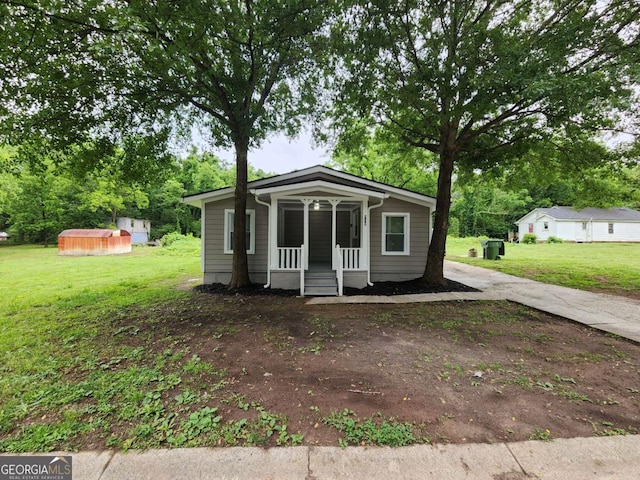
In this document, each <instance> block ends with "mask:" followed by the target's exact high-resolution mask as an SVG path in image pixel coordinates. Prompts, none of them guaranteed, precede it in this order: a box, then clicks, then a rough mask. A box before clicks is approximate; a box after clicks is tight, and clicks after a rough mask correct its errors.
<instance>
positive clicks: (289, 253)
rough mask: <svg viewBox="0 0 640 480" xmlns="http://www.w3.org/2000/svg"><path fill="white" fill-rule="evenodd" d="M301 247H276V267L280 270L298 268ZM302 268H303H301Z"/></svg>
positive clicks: (300, 258) (301, 263)
mask: <svg viewBox="0 0 640 480" xmlns="http://www.w3.org/2000/svg"><path fill="white" fill-rule="evenodd" d="M302 251H303V247H278V257H277V258H278V268H279V269H280V270H300V269H301V268H300V267H301V265H304V262H303V261H302ZM302 270H304V269H302Z"/></svg>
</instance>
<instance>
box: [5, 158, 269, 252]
mask: <svg viewBox="0 0 640 480" xmlns="http://www.w3.org/2000/svg"><path fill="white" fill-rule="evenodd" d="M122 154H123V152H122V151H121V150H116V151H115V152H114V154H113V156H115V157H117V156H119V155H122ZM158 163H162V164H164V167H163V169H161V170H154V171H152V172H149V173H148V174H145V175H136V178H129V177H128V175H127V174H126V173H125V172H124V171H123V170H121V169H118V168H117V164H118V159H117V158H113V157H109V158H105V159H104V161H103V162H101V165H100V166H93V167H92V168H91V169H90V170H89V171H78V168H77V167H78V166H77V164H76V163H75V162H74V159H73V156H72V153H67V154H65V153H62V152H56V151H53V150H44V149H42V148H40V149H33V148H24V147H21V148H9V147H4V148H0V185H2V189H0V230H2V231H8V232H9V233H10V234H11V236H12V240H13V241H14V242H28V243H43V244H44V245H45V246H46V245H47V244H48V243H49V242H55V241H56V237H57V235H58V234H59V233H60V232H61V231H62V230H65V229H68V228H109V227H115V222H116V217H120V216H124V217H132V218H140V219H145V220H150V221H151V226H152V230H151V238H152V239H160V238H161V237H162V236H163V235H165V234H167V233H170V232H180V233H182V234H193V235H195V236H199V235H200V210H199V209H197V208H194V207H190V206H189V205H186V204H184V203H182V202H181V201H180V199H181V198H182V197H183V196H184V195H190V194H193V193H199V192H203V191H207V190H212V189H216V188H222V187H228V186H231V185H233V183H234V181H235V168H234V166H233V165H231V164H229V163H226V162H223V161H222V160H220V159H219V158H217V157H216V156H214V155H211V154H209V153H202V152H198V151H197V150H196V149H192V150H191V152H190V153H189V154H188V155H186V156H184V157H177V156H168V158H167V159H164V160H163V161H162V162H161V161H160V160H158ZM264 176H266V173H265V172H263V171H261V170H257V169H255V168H253V167H252V166H251V165H249V169H248V177H249V178H250V179H255V178H260V177H264Z"/></svg>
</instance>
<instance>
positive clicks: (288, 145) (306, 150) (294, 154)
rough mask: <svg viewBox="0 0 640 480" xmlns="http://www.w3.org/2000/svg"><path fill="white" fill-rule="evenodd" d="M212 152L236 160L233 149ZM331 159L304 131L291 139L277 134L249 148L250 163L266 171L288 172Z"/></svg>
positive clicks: (228, 159) (223, 157)
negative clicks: (253, 148) (255, 147)
mask: <svg viewBox="0 0 640 480" xmlns="http://www.w3.org/2000/svg"><path fill="white" fill-rule="evenodd" d="M212 153H214V154H215V155H217V156H218V157H220V158H222V159H223V160H227V161H230V162H232V163H233V162H234V161H235V154H234V152H233V150H215V149H214V150H213V151H212ZM328 160H329V154H328V153H326V152H325V150H324V149H323V148H320V147H317V148H316V147H314V146H312V139H311V134H309V133H307V132H303V133H301V134H300V136H299V137H298V138H296V139H293V140H289V139H288V138H286V137H285V136H284V135H277V136H274V137H272V138H271V139H270V140H268V141H266V142H264V143H263V145H262V146H261V147H260V148H259V149H255V150H249V163H250V164H251V165H253V166H254V167H256V168H259V169H261V170H263V171H265V172H272V173H288V172H291V171H293V170H300V169H301V168H306V167H312V166H314V165H322V164H324V163H325V162H327V161H328Z"/></svg>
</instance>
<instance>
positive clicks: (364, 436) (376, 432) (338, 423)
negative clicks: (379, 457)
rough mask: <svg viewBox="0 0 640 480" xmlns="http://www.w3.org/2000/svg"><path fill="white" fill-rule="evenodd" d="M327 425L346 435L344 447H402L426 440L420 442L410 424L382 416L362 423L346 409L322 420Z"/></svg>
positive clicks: (342, 443)
mask: <svg viewBox="0 0 640 480" xmlns="http://www.w3.org/2000/svg"><path fill="white" fill-rule="evenodd" d="M322 421H323V423H324V424H325V425H329V426H331V427H334V428H336V429H337V430H338V431H340V432H342V433H343V434H344V440H343V439H340V444H341V445H342V446H347V445H379V446H389V447H400V446H403V445H411V444H414V443H423V442H425V441H427V442H428V440H426V439H424V438H423V439H422V440H418V439H417V438H416V436H415V435H414V432H413V425H411V424H410V423H401V422H396V421H393V420H391V419H386V418H385V417H384V416H382V415H374V416H373V417H371V418H367V419H365V420H364V421H363V422H361V421H360V420H359V419H358V418H356V417H355V412H353V411H351V410H348V409H345V410H343V411H338V412H333V413H331V414H330V415H328V416H325V417H323V419H322Z"/></svg>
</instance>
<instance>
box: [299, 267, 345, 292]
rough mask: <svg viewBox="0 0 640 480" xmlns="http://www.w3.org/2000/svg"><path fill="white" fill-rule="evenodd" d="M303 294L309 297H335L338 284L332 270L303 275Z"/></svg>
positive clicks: (309, 272)
mask: <svg viewBox="0 0 640 480" xmlns="http://www.w3.org/2000/svg"><path fill="white" fill-rule="evenodd" d="M304 294H305V296H310V297H320V296H337V295H338V284H337V281H336V272H335V271H333V270H315V271H307V272H305V275H304Z"/></svg>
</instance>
